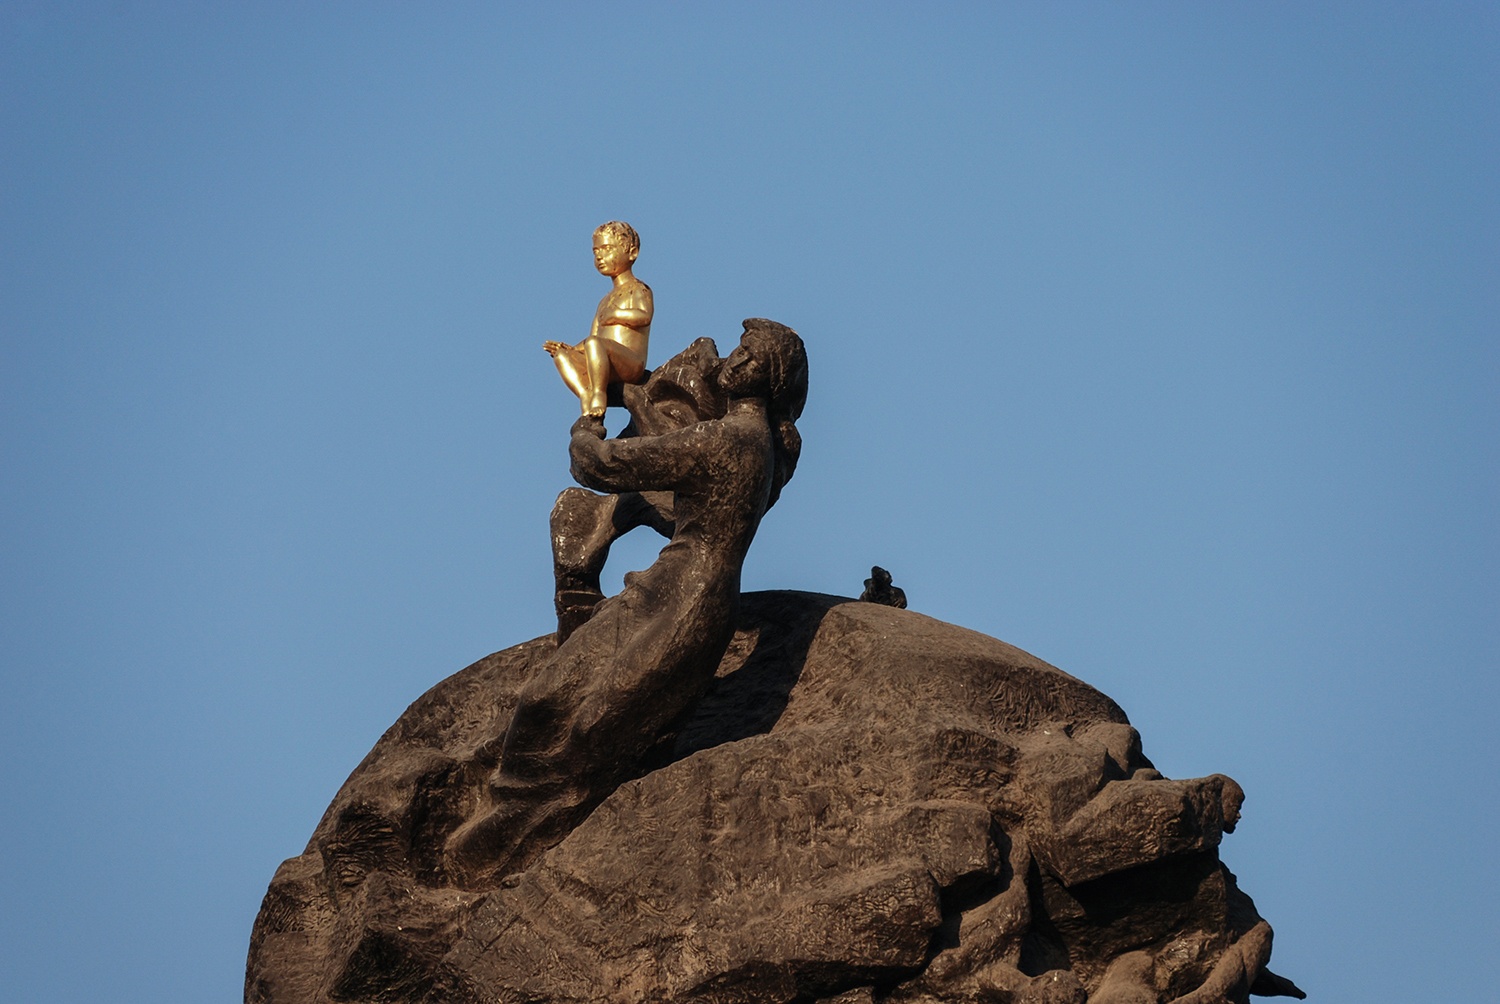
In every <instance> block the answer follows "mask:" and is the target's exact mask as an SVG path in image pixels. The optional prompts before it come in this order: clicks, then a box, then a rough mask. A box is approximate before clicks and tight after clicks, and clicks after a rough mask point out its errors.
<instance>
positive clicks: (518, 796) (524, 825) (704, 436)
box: [446, 319, 807, 888]
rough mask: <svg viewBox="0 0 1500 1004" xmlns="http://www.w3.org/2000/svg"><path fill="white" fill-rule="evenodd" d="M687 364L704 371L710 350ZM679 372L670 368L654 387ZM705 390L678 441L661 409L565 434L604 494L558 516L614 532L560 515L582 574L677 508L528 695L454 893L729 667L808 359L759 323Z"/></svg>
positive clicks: (472, 883)
mask: <svg viewBox="0 0 1500 1004" xmlns="http://www.w3.org/2000/svg"><path fill="white" fill-rule="evenodd" d="M689 351H690V352H691V353H692V354H693V357H694V359H701V358H702V356H703V353H704V351H705V348H704V347H703V346H701V345H699V346H698V347H696V348H695V349H691V350H689ZM678 368H679V367H674V366H672V365H669V366H668V367H664V370H666V374H664V379H663V382H665V378H666V375H667V374H671V373H673V372H674V371H676V369H678ZM713 376H714V379H715V382H716V384H717V387H718V389H719V391H721V392H722V394H723V400H724V402H725V409H724V413H723V414H722V415H721V416H718V417H710V418H707V419H703V420H699V421H695V422H694V423H693V424H691V425H686V426H681V427H677V428H671V426H672V425H673V424H676V423H675V422H674V416H673V415H671V414H667V415H663V414H661V413H660V412H661V411H666V410H667V409H666V408H662V409H657V410H653V409H650V408H642V409H640V416H639V417H640V419H641V421H640V422H639V423H638V424H639V425H640V426H644V427H645V431H642V430H641V429H639V428H638V429H637V430H636V431H637V432H638V434H636V435H632V436H627V437H621V438H618V439H613V440H606V439H604V427H603V424H602V422H600V421H599V420H597V419H595V418H593V417H592V416H589V415H585V416H583V417H582V418H580V419H579V420H578V421H577V422H576V423H575V424H574V427H573V435H572V442H571V445H570V448H569V453H570V456H571V458H572V466H573V474H574V477H575V478H576V479H577V480H578V481H579V482H580V483H581V484H583V485H585V486H586V487H589V488H594V489H597V490H600V491H604V492H608V493H610V494H609V495H608V496H605V497H604V500H603V501H599V502H586V501H584V499H583V498H582V497H580V496H576V495H574V496H569V495H567V494H566V493H565V495H564V497H563V498H562V499H560V500H559V503H558V508H559V510H562V511H564V512H565V513H569V514H573V513H577V512H578V511H580V510H582V509H583V507H584V506H592V507H593V508H594V515H593V526H594V527H596V528H597V527H604V526H607V527H608V530H607V531H604V532H600V531H599V530H597V529H595V530H591V529H589V527H588V524H587V522H586V521H585V520H583V519H574V518H560V517H559V516H558V514H557V512H556V511H555V512H554V523H553V526H554V542H555V543H557V549H558V551H559V552H560V553H565V552H567V551H568V549H569V545H570V541H569V540H567V539H564V540H562V541H561V542H559V541H558V534H557V532H556V531H557V529H558V528H559V527H563V528H564V529H565V530H566V531H567V533H565V534H563V536H564V537H565V538H566V537H567V536H568V534H577V535H579V536H581V537H582V538H583V541H584V543H583V546H581V547H579V548H578V551H579V556H578V557H577V559H576V560H577V567H579V568H581V569H584V570H588V569H594V568H597V567H598V566H599V565H602V558H600V557H598V555H599V553H600V552H601V551H602V550H603V549H604V548H607V546H608V541H609V540H611V539H612V537H611V534H612V533H614V534H617V532H618V530H619V528H620V527H621V526H622V525H624V523H625V521H623V520H621V519H619V517H620V515H621V513H622V511H625V512H634V513H636V514H638V515H639V516H640V518H641V519H642V521H643V522H651V521H652V518H653V517H655V518H656V521H657V522H658V523H659V524H664V523H665V522H666V515H665V513H664V512H663V510H664V509H665V504H664V500H663V499H661V498H660V496H658V497H657V501H656V502H655V503H654V504H653V503H652V502H649V501H647V499H648V496H647V495H646V494H645V493H667V492H669V493H671V503H670V505H671V509H670V520H671V527H672V539H671V542H670V543H669V544H668V545H667V546H666V547H665V548H664V549H663V550H662V552H661V555H660V556H659V557H658V558H657V560H656V561H655V562H654V563H653V564H652V565H651V567H650V568H648V569H646V570H645V571H643V572H633V573H631V574H629V575H627V576H626V578H625V588H624V589H623V590H622V591H621V592H620V594H619V595H617V596H614V597H611V598H610V599H608V600H604V601H602V602H599V603H598V604H597V605H595V606H594V607H593V609H592V611H591V612H590V613H589V614H588V617H587V619H586V620H585V619H583V618H582V617H579V618H578V620H579V621H580V622H581V623H578V624H577V626H576V627H574V628H573V630H572V631H571V633H569V634H568V635H567V638H566V640H565V641H563V643H562V644H561V645H559V647H558V649H557V651H556V652H555V653H554V654H553V656H552V658H550V659H549V660H548V661H547V662H546V663H545V664H544V665H543V666H542V667H540V669H539V670H538V672H537V673H536V674H535V675H534V676H533V677H532V678H531V679H530V680H529V681H528V682H527V684H526V686H525V687H524V688H523V690H522V692H521V695H520V699H519V701H518V703H517V706H516V709H515V712H514V714H513V716H512V718H511V721H510V724H509V726H508V727H507V729H506V732H505V737H504V741H503V744H502V751H501V757H500V765H499V768H498V769H497V770H496V771H495V774H494V776H493V778H492V779H491V783H490V788H489V793H490V800H491V802H492V805H491V807H490V809H489V810H488V811H486V812H484V813H482V814H480V815H479V816H478V817H477V818H475V819H473V820H471V821H470V822H468V823H466V824H465V825H464V826H463V827H462V828H460V829H459V831H458V832H456V833H455V834H454V835H453V838H452V839H451V840H450V842H449V854H448V856H447V859H446V860H447V868H448V874H449V877H450V878H451V879H452V880H453V881H454V882H456V883H457V884H458V885H460V886H463V887H466V888H483V887H485V886H487V885H491V884H493V883H494V882H495V881H496V880H497V879H498V878H500V877H501V876H503V875H505V874H508V873H510V872H512V871H515V870H517V869H519V868H521V867H524V866H525V865H526V863H527V862H529V861H530V860H532V859H534V858H535V857H536V855H537V854H539V853H541V852H542V851H544V850H546V849H547V848H548V847H550V846H552V845H553V844H555V843H556V842H557V841H558V840H560V839H561V838H562V837H563V836H564V835H565V834H566V833H567V832H568V831H569V830H571V829H572V828H573V827H574V826H575V825H577V823H578V821H579V820H580V819H582V818H583V817H584V816H585V815H587V814H588V812H589V811H590V810H592V809H593V807H594V806H595V805H597V804H598V803H599V801H600V800H602V799H603V798H604V797H605V796H606V795H608V794H609V793H610V792H611V791H613V790H614V789H615V788H616V787H617V786H618V785H619V784H620V783H621V782H622V781H624V780H626V779H628V778H630V777H631V776H633V775H634V774H635V773H636V772H637V771H638V770H639V769H640V767H641V764H642V762H643V759H644V756H645V754H646V752H647V751H648V750H649V749H651V748H652V747H653V746H655V745H656V744H657V743H658V742H660V741H661V740H662V738H663V737H664V736H665V735H667V734H669V732H670V729H671V728H672V727H673V726H674V725H675V724H676V723H677V722H678V721H679V719H680V718H681V717H682V715H683V714H684V713H685V712H686V711H688V709H689V708H691V707H692V705H693V704H694V702H695V701H696V700H697V699H698V698H699V697H700V696H701V695H702V694H703V693H704V691H705V690H706V689H707V686H708V683H709V681H710V680H711V679H712V677H713V672H714V668H715V667H716V666H717V665H718V664H719V661H720V659H721V658H722V657H723V655H724V652H725V649H726V647H727V646H728V644H729V639H730V637H731V635H732V634H733V632H734V623H735V610H736V607H737V604H738V599H739V583H740V566H741V564H742V563H743V561H744V558H745V553H746V551H747V550H748V549H749V546H750V542H751V540H752V539H753V538H754V536H755V531H756V528H757V527H758V526H759V524H760V519H761V516H762V515H764V513H765V511H766V509H767V508H768V507H769V506H770V505H771V504H772V503H773V502H774V501H775V499H776V497H777V495H778V494H779V493H780V490H781V488H782V486H783V485H784V484H785V483H786V481H787V480H788V479H789V478H790V477H791V474H792V471H793V470H794V468H795V465H796V459H797V455H798V453H799V452H800V447H801V440H800V438H799V437H798V434H797V431H796V426H795V421H796V418H797V416H798V415H799V414H800V413H801V411H802V406H803V403H804V401H805V400H806V395H807V357H806V353H805V350H804V349H803V347H802V341H801V339H800V338H799V337H798V336H797V334H796V332H794V331H792V330H791V329H790V328H787V327H785V326H784V325H780V324H776V323H775V322H773V321H766V320H762V319H753V320H749V321H746V322H745V331H744V334H743V335H742V337H741V339H740V344H739V346H738V347H737V348H736V349H735V350H734V352H733V353H731V354H730V355H729V357H728V358H727V359H725V360H723V361H722V362H721V363H719V364H718V365H717V367H716V369H715V371H714V373H713ZM648 396H649V395H648ZM665 399H666V400H668V401H670V402H672V403H679V404H681V403H684V402H683V401H682V399H681V398H680V397H678V396H676V395H666V396H665ZM680 414H690V412H683V413H680ZM658 428H660V429H662V430H663V431H654V430H656V429H658ZM610 499H613V501H610ZM580 524H581V525H580ZM601 545H602V546H601ZM559 563H561V562H559ZM560 606H561V604H560Z"/></svg>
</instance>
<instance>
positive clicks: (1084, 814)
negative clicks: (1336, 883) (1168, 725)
mask: <svg viewBox="0 0 1500 1004" xmlns="http://www.w3.org/2000/svg"><path fill="white" fill-rule="evenodd" d="M739 624H740V626H739V630H738V631H737V632H736V634H735V636H734V639H733V641H732V643H731V645H730V647H729V651H728V653H727V654H726V656H725V657H724V659H723V662H722V663H721V665H720V667H719V670H718V675H717V677H716V681H715V684H714V686H713V687H712V688H711V689H710V690H709V692H708V693H707V694H706V695H705V696H704V697H703V698H702V699H701V700H700V701H699V703H698V705H697V707H696V708H695V710H694V712H693V714H692V717H691V718H690V720H688V721H687V722H686V723H685V724H684V725H683V726H682V728H681V730H680V731H679V732H678V733H677V734H676V735H675V736H668V737H664V738H663V741H662V742H661V743H660V744H659V745H658V746H657V748H656V749H655V750H653V752H652V753H651V755H650V756H649V757H648V762H647V764H646V766H645V767H644V768H643V771H642V773H641V774H640V775H639V776H637V777H634V778H633V779H630V780H627V781H625V782H624V783H623V784H622V785H620V787H618V788H617V789H616V790H615V791H614V792H613V793H612V794H611V795H610V796H609V797H608V798H607V799H605V801H604V802H603V803H602V804H601V805H600V806H599V807H598V808H597V809H595V810H594V812H593V813H592V814H590V815H589V816H588V817H587V818H586V819H585V820H584V821H583V822H582V823H581V824H580V825H578V826H577V827H576V828H574V829H573V830H572V831H571V832H570V833H569V834H568V836H567V837H566V838H565V839H563V840H562V842H561V843H559V844H558V845H557V846H556V847H554V848H552V849H551V850H550V851H548V852H547V853H546V854H545V855H543V856H542V857H541V858H540V859H539V860H538V861H536V862H535V863H534V864H533V865H531V866H530V867H529V868H527V869H526V870H525V871H523V872H520V873H519V874H514V875H511V876H508V877H507V878H506V879H504V880H502V881H501V882H500V883H499V884H498V885H496V886H494V887H492V888H488V889H479V890H473V889H468V890H465V889H460V888H458V887H457V884H456V883H455V882H453V881H452V880H451V879H450V877H449V876H447V875H445V874H444V871H443V863H442V862H443V858H442V847H443V844H444V841H445V840H446V839H447V837H448V835H449V834H451V833H452V832H453V831H454V830H455V829H456V828H457V827H459V826H460V825H462V823H463V822H464V821H465V820H467V819H468V818H470V816H471V815H472V814H473V813H474V812H476V811H478V809H479V807H480V805H481V804H482V803H483V801H484V798H485V796H486V792H485V785H486V783H487V780H486V779H487V778H488V777H489V775H490V773H491V771H492V770H493V769H494V766H495V763H496V758H497V755H498V751H497V750H496V749H495V748H494V747H495V743H496V737H497V736H500V735H501V734H502V733H503V732H504V729H505V725H506V723H507V721H508V719H509V716H510V711H511V708H512V707H513V705H514V700H515V693H516V691H517V690H518V688H519V686H520V684H521V682H522V681H523V680H524V679H525V678H526V675H527V673H528V670H529V668H530V667H531V666H533V665H534V664H535V663H537V662H538V661H539V660H541V659H543V658H545V657H546V656H547V654H548V653H549V652H550V651H551V650H552V648H553V644H554V643H553V641H552V639H551V637H550V636H549V637H547V638H541V639H537V640H535V641H531V642H527V643H525V644H522V645H518V646H516V647H514V648H510V649H507V650H505V651H503V652H499V653H496V654H495V655H492V656H489V657H488V658H485V659H482V660H480V661H479V662H477V663H475V664H474V665H473V666H470V667H469V668H468V669H465V670H463V671H462V672H460V673H457V674H455V675H454V676H452V677H449V678H448V679H447V680H444V681H443V682H442V683H440V684H438V685H437V686H436V687H434V688H433V689H432V690H431V691H429V692H428V693H427V694H425V695H423V696H422V697H421V698H420V699H419V700H417V701H416V702H415V703H414V704H413V705H412V706H411V707H410V708H409V709H407V711H406V713H405V714H404V715H402V716H401V718H400V719H399V720H398V721H397V722H396V724H395V725H393V726H392V727H391V729H390V730H389V731H388V732H387V733H386V734H385V736H383V737H382V738H381V740H380V741H379V743H377V744H376V746H375V748H374V749H373V750H372V751H371V752H370V754H369V755H368V756H367V757H366V758H365V760H364V761H363V762H362V763H361V764H360V765H359V767H357V768H356V769H355V771H354V773H353V774H352V775H351V776H350V778H349V780H348V781H347V782H346V783H345V785H344V787H343V788H342V789H341V790H340V791H339V793H338V795H337V796H336V797H335V799H334V801H333V804H332V805H331V806H330V807H329V809H328V811H327V813H326V814H325V815H324V817H323V820H322V821H321V822H320V823H319V825H318V828H317V830H316V831H315V833H314V834H313V838H312V840H311V841H310V842H309V844H308V847H307V849H306V851H305V852H304V853H303V854H302V855H301V856H300V857H297V858H293V859H291V860H289V861H287V862H286V863H284V864H283V865H282V866H281V868H280V869H279V870H278V871H277V873H276V877H275V878H274V879H273V880H272V883H271V887H270V889H269V891H268V892H267V894H266V899H265V902H264V904H263V906H262V908H261V912H260V916H259V917H258V918H257V920H256V924H255V929H254V932H253V934H252V938H251V947H250V958H249V964H248V967H247V975H246V989H245V998H246V1000H247V1002H255V1004H303V1002H307V1004H311V1002H327V1001H371V1002H374V1001H380V1002H412V1004H416V1002H423V1004H436V1002H439V1001H442V1002H459V1004H465V1002H478V1001H488V1002H493V1001H499V1002H505V1004H512V1002H513V1004H522V1002H527V1004H542V1002H575V1001H576V1002H583V1001H590V1002H592V1001H621V1002H640V1004H656V1002H683V1004H687V1002H695V1004H739V1002H745V1004H750V1002H793V1001H797V1002H803V1001H806V1002H812V1001H820V1000H824V1001H840V1002H850V1004H854V1002H859V1004H875V1002H877V1001H890V1002H974V1001H995V1002H999V1004H1012V1002H1013V1004H1024V1002H1029V1004H1081V1002H1084V1001H1088V1002H1091V1004H1142V1002H1151V1004H1157V1002H1162V1004H1164V1002H1168V1001H1176V1002H1179V1004H1209V1002H1220V1001H1239V1002H1243V1001H1245V1000H1246V999H1247V996H1248V994H1250V993H1257V994H1266V995H1278V994H1280V995H1290V996H1301V992H1300V991H1299V990H1297V988H1296V987H1295V986H1294V985H1293V984H1291V983H1290V982H1289V981H1286V980H1284V979H1283V978H1281V977H1278V976H1276V975H1274V974H1273V973H1271V972H1270V971H1269V970H1267V969H1266V968H1265V963H1266V960H1267V958H1268V957H1269V954H1270V943H1271V941H1270V928H1269V926H1268V925H1267V924H1266V923H1265V921H1263V920H1262V919H1261V918H1260V917H1259V915H1258V914H1257V913H1256V912H1255V908H1254V905H1253V903H1251V901H1250V899H1249V897H1248V896H1246V895H1245V894H1244V893H1242V892H1240V891H1239V889H1238V888H1237V887H1236V884H1235V881H1234V876H1233V875H1231V874H1230V873H1229V872H1228V870H1227V869H1225V868H1224V866H1223V865H1222V864H1221V863H1220V862H1219V858H1218V850H1217V848H1218V844H1219V842H1220V840H1221V838H1222V835H1223V834H1224V833H1225V832H1227V831H1230V830H1232V829H1233V827H1234V824H1235V822H1236V820H1237V819H1238V816H1239V808H1240V802H1241V800H1242V799H1243V793H1242V792H1241V791H1240V789H1239V786H1238V785H1236V784H1235V783H1234V782H1233V781H1232V780H1230V779H1229V778H1227V777H1223V776H1222V775H1214V776H1212V777H1209V778H1199V779H1194V780H1189V781H1172V780H1167V779H1165V778H1163V777H1162V776H1161V775H1160V774H1159V773H1158V772H1157V771H1155V770H1154V769H1153V768H1152V766H1151V764H1150V762H1149V761H1148V760H1147V759H1146V758H1145V756H1144V755H1143V754H1142V752H1141V746H1140V739H1139V737H1138V736H1137V734H1136V733H1135V730H1134V729H1132V728H1131V727H1130V725H1129V723H1128V721H1127V719H1126V717H1125V714H1124V712H1123V711H1121V710H1120V708H1119V707H1118V706H1117V705H1116V704H1115V703H1114V702H1113V701H1111V700H1110V699H1109V698H1108V697H1106V696H1104V695H1103V694H1101V693H1099V692H1098V691H1097V690H1094V689H1093V688H1092V687H1089V686H1088V685H1087V684H1084V683H1082V682H1081V681H1079V680H1076V679H1074V678H1073V677H1071V676H1069V675H1067V674H1066V673H1064V672H1062V671H1061V670H1058V669H1056V668H1054V667H1052V666H1049V665H1048V664H1046V663H1045V662H1042V661H1041V660H1039V659H1037V658H1035V657H1033V656H1031V655H1028V654H1027V653H1025V652H1022V651H1021V650H1019V649H1016V648H1014V647H1012V646H1010V645H1007V644H1005V643H1003V642H1000V641H997V640H995V639H993V638H989V637H986V636H984V635H981V634H978V633H976V632H972V631H968V630H965V629H963V628H959V627H955V626H953V625H950V624H944V623H942V622H940V621H936V620H933V619H931V618H928V617H924V616H922V615H921V614H917V613H912V612H910V611H906V610H900V609H896V608H894V607H890V606H884V605H878V604H872V603H860V602H857V601H851V600H846V599H842V598H838V597H831V596H821V595H815V594H809V593H795V592H768V593H749V594H745V595H744V596H743V597H742V606H741V611H740V621H739Z"/></svg>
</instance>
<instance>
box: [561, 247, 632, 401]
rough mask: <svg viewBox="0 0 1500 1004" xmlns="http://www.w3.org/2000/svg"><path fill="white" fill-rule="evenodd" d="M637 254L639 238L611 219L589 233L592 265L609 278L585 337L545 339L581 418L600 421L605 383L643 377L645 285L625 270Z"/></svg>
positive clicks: (604, 395)
mask: <svg viewBox="0 0 1500 1004" xmlns="http://www.w3.org/2000/svg"><path fill="white" fill-rule="evenodd" d="M640 253H641V238H640V236H639V235H638V234H637V233H636V232H635V228H634V227H632V226H631V225H630V224H629V223H622V222H620V221H619V220H611V221H609V222H608V223H606V224H604V225H603V226H601V227H599V229H597V230H595V231H594V267H595V268H597V269H598V270H599V271H600V272H601V273H602V274H604V275H607V276H609V277H610V278H611V279H612V280H614V285H613V286H612V287H611V288H610V291H609V292H608V293H606V294H604V299H602V300H600V301H599V309H598V310H596V311H594V324H593V327H591V328H590V329H589V336H588V337H587V338H585V339H584V340H583V341H581V342H579V343H578V344H577V345H569V344H567V343H566V342H554V341H546V342H543V343H542V348H544V349H546V350H547V353H548V354H549V355H550V356H552V361H553V362H555V363H556V364H557V371H558V372H559V373H561V374H562V378H563V383H565V384H567V385H568V387H569V388H570V389H571V390H572V391H573V393H574V394H577V395H578V400H579V402H580V403H581V404H582V405H583V413H584V414H585V415H593V416H596V417H603V415H604V409H605V407H606V405H607V404H608V399H609V385H610V384H611V383H640V382H641V381H642V380H644V379H645V378H646V343H647V341H648V340H649V338H650V335H651V314H652V309H653V308H652V302H651V287H650V286H648V285H646V284H645V283H644V282H641V280H639V279H637V278H636V277H635V276H634V275H633V274H632V273H631V271H630V267H631V265H633V264H634V263H635V259H636V256H637V255H639V254H640Z"/></svg>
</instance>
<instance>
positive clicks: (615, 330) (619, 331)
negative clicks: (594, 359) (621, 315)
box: [596, 324, 651, 363]
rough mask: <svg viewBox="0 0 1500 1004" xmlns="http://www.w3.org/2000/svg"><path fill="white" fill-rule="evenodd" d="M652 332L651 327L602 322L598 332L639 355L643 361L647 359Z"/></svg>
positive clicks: (600, 335) (601, 336) (599, 335)
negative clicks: (648, 342) (630, 326)
mask: <svg viewBox="0 0 1500 1004" xmlns="http://www.w3.org/2000/svg"><path fill="white" fill-rule="evenodd" d="M650 332H651V329H650V328H646V329H644V330H642V329H640V328H629V327H626V326H625V325H623V324H601V325H599V328H598V331H597V332H596V334H597V336H598V337H599V338H607V339H609V340H610V341H612V342H616V343H618V344H620V345H623V346H625V348H627V349H629V350H630V352H631V354H632V355H635V356H637V357H638V358H639V359H640V361H641V362H643V363H644V362H645V361H646V343H647V341H648V340H649V338H648V336H649V334H650Z"/></svg>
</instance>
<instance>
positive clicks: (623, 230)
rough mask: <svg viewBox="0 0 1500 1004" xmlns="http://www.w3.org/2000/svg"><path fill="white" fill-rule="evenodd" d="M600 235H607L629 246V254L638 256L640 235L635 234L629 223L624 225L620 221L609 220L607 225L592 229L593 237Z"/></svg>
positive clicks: (603, 224) (602, 224)
mask: <svg viewBox="0 0 1500 1004" xmlns="http://www.w3.org/2000/svg"><path fill="white" fill-rule="evenodd" d="M600 234H609V235H610V236H612V237H615V238H617V239H619V240H621V241H624V242H625V244H626V245H627V246H629V248H630V252H631V254H640V251H641V235H640V234H638V233H636V232H635V227H633V226H631V225H630V224H629V223H625V222H624V221H622V220H610V221H609V222H608V223H601V224H599V226H597V227H596V228H594V236H595V237H598V236H599V235H600Z"/></svg>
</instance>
